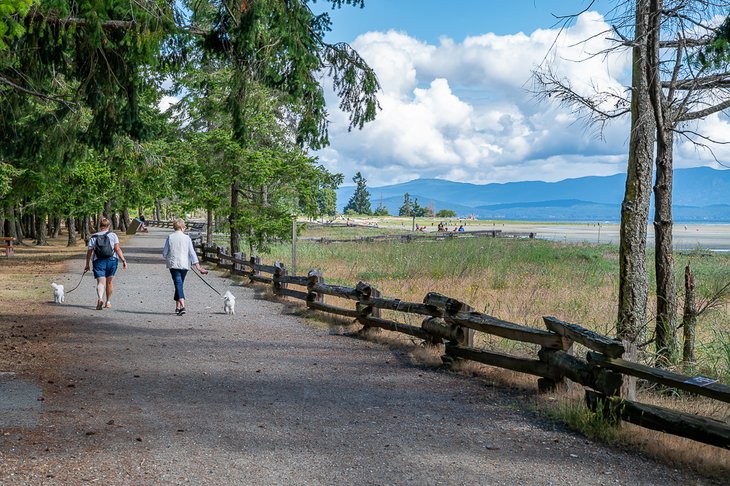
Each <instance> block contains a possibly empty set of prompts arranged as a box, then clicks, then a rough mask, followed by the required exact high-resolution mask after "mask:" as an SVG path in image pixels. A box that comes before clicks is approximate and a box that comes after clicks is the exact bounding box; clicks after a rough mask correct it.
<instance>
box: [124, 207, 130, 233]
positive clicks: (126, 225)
mask: <svg viewBox="0 0 730 486" xmlns="http://www.w3.org/2000/svg"><path fill="white" fill-rule="evenodd" d="M129 221H130V217H129V208H124V211H122V226H123V228H122V229H123V230H124V231H127V228H129Z"/></svg>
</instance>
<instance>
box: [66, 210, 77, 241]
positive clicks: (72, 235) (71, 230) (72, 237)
mask: <svg viewBox="0 0 730 486" xmlns="http://www.w3.org/2000/svg"><path fill="white" fill-rule="evenodd" d="M66 229H67V230H68V243H67V246H76V219H75V218H74V217H73V216H69V217H68V219H67V220H66Z"/></svg>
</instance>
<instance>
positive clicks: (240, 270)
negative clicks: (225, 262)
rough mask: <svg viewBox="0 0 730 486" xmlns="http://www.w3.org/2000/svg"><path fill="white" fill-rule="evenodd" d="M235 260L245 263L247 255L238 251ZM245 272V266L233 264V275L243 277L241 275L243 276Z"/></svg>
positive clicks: (234, 256)
mask: <svg viewBox="0 0 730 486" xmlns="http://www.w3.org/2000/svg"><path fill="white" fill-rule="evenodd" d="M233 258H235V259H236V260H241V261H243V260H245V259H246V254H245V253H243V252H241V251H238V252H236V253H234V254H233ZM243 272H244V270H243V265H242V264H240V263H236V262H233V268H232V269H231V273H233V274H235V275H241V274H243Z"/></svg>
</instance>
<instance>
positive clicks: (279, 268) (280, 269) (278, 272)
mask: <svg viewBox="0 0 730 486" xmlns="http://www.w3.org/2000/svg"><path fill="white" fill-rule="evenodd" d="M285 275H287V273H286V267H285V266H284V264H283V263H281V262H274V282H273V283H272V287H273V289H274V294H276V295H279V294H280V293H281V289H285V288H287V286H288V284H283V283H281V282H279V277H283V276H285Z"/></svg>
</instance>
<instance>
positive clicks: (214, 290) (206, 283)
mask: <svg viewBox="0 0 730 486" xmlns="http://www.w3.org/2000/svg"><path fill="white" fill-rule="evenodd" d="M193 273H194V274H195V275H198V278H200V280H202V281H203V283H204V284H205V285H207V286H208V287H210V288H211V290H212V291H213V292H215V293H216V294H218V295H221V296H222V295H223V294H221V293H220V292H218V291H217V290H216V289H214V288H213V286H212V285H211V284H209V283H208V282H206V281H205V279H204V278H203V276H202V275H199V274H198V272H196V271H195V270H193Z"/></svg>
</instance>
